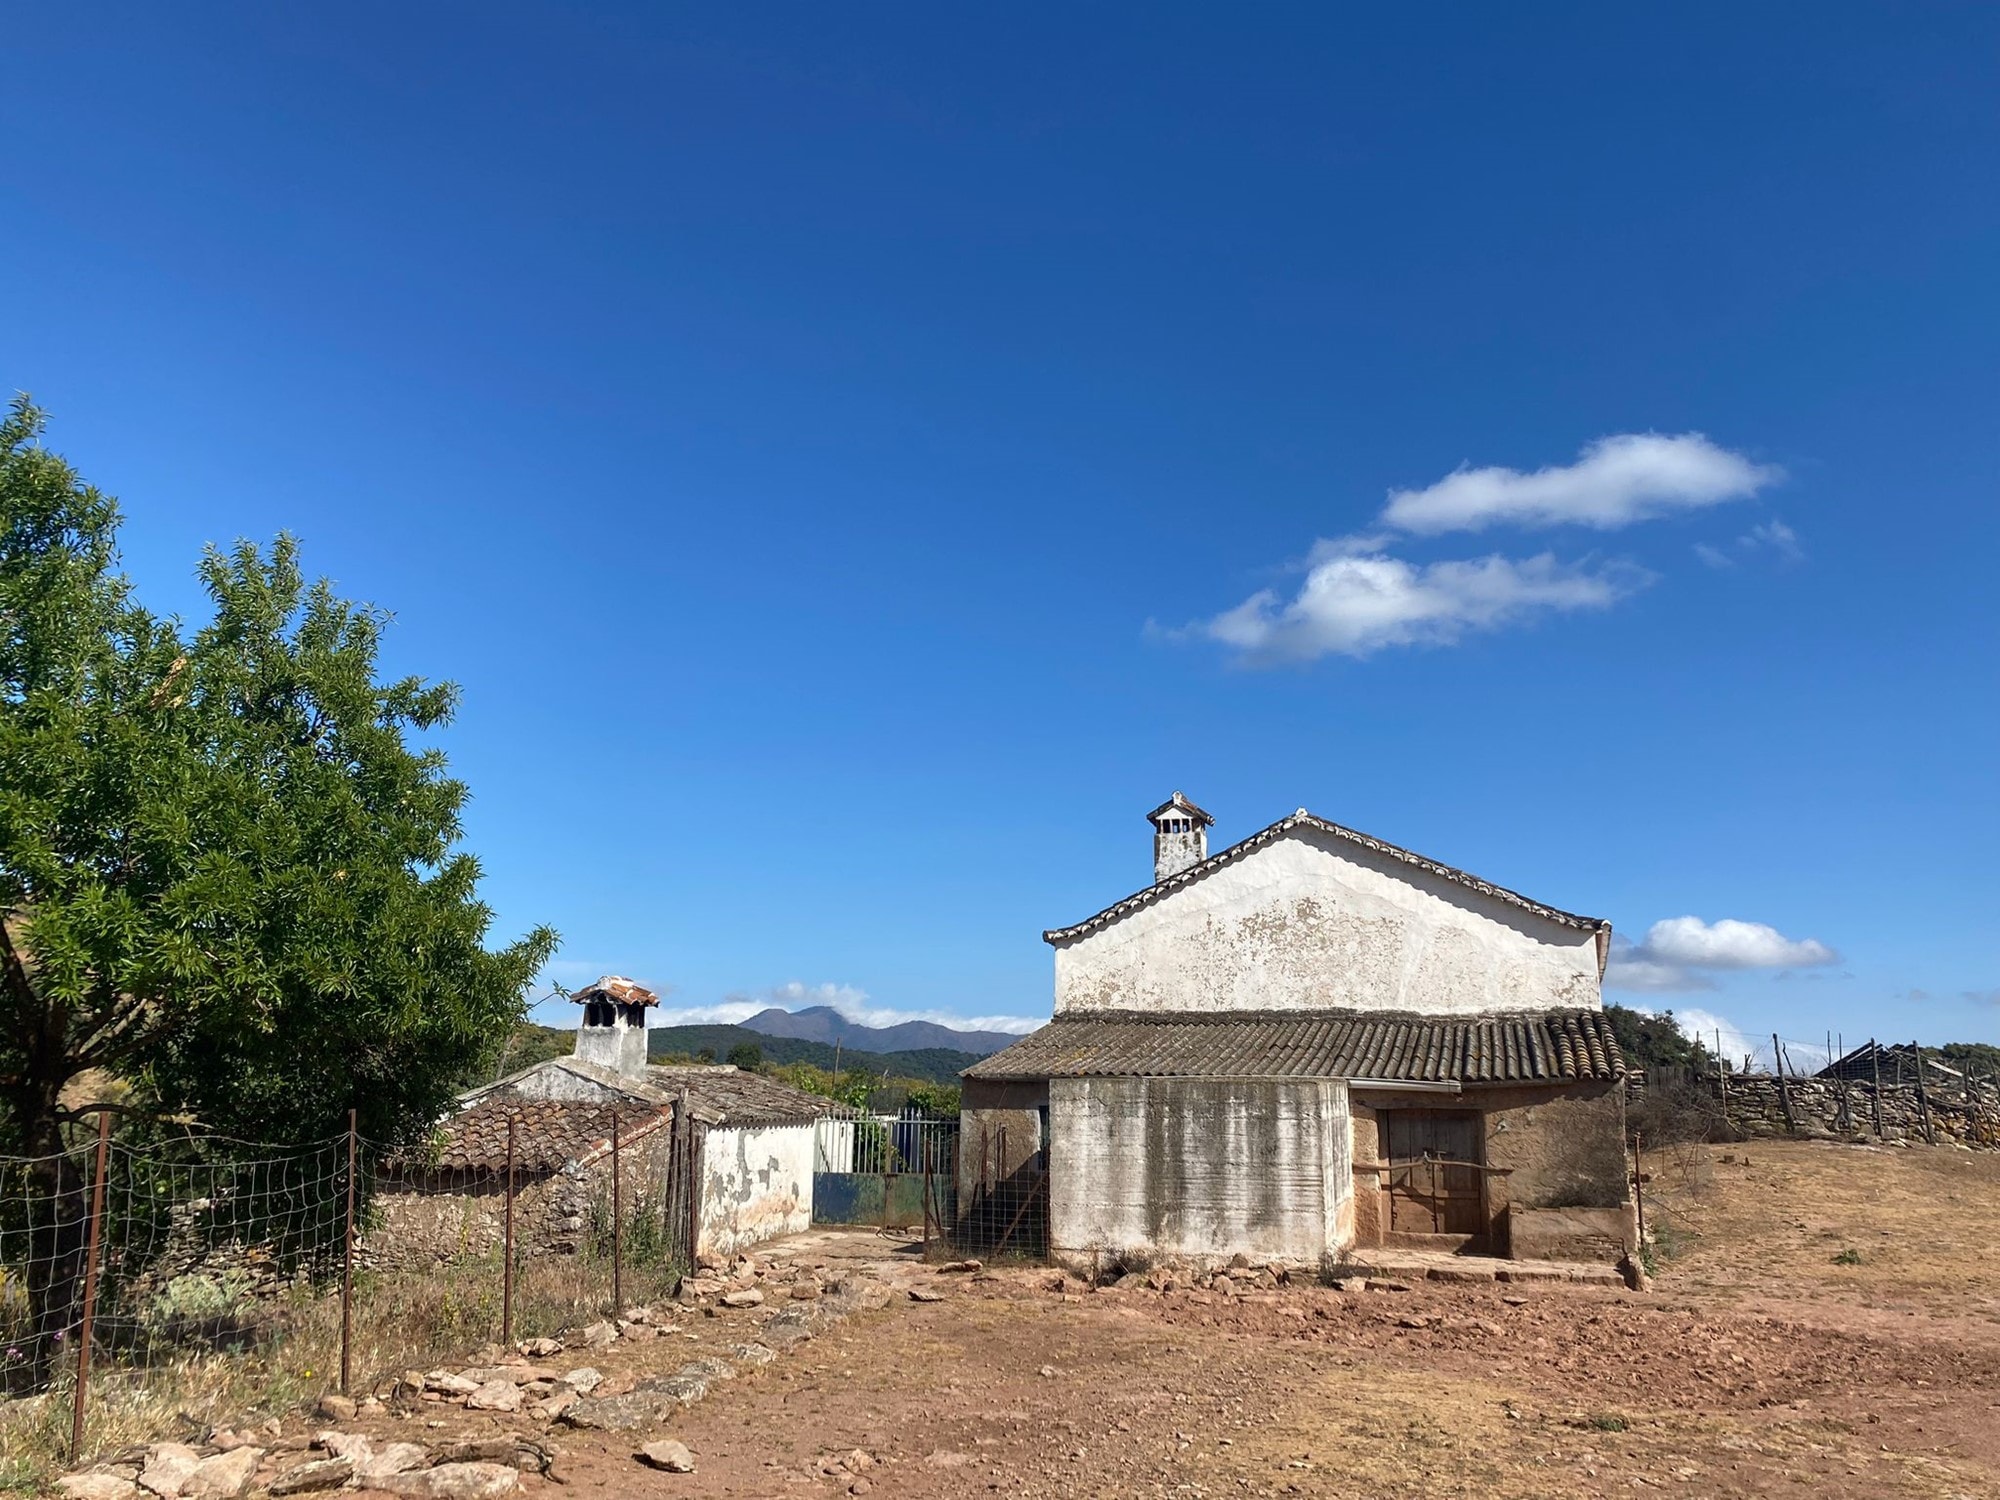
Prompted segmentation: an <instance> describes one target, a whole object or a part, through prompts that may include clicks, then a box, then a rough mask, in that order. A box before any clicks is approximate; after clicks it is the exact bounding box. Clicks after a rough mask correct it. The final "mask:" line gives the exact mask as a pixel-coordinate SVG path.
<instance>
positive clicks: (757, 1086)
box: [646, 1065, 833, 1125]
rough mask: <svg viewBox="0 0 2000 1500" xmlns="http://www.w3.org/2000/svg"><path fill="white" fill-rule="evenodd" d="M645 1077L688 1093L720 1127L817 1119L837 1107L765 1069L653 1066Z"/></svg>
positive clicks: (701, 1111) (702, 1114) (691, 1103)
mask: <svg viewBox="0 0 2000 1500" xmlns="http://www.w3.org/2000/svg"><path fill="white" fill-rule="evenodd" d="M646 1081H647V1082H648V1083H650V1084H651V1085H652V1086H653V1087H654V1088H655V1089H658V1090H661V1091H662V1092H664V1093H666V1094H668V1095H673V1094H677V1093H678V1092H679V1091H680V1090H682V1089H686V1090H687V1091H688V1104H689V1106H690V1107H691V1108H692V1109H693V1110H694V1112H695V1113H696V1114H697V1115H698V1116H699V1117H700V1118H702V1119H703V1120H707V1121H709V1122H711V1123H714V1124H721V1125H785V1124H793V1123H796V1122H799V1121H804V1120H816V1119H818V1118H819V1117H820V1116H821V1115H824V1114H830V1113H832V1111H833V1101H832V1100H830V1099H822V1098H820V1096H819V1095H817V1094H808V1093H806V1092H805V1091H804V1090H803V1089H795V1088H793V1087H792V1086H791V1085H790V1084H785V1083H780V1082H778V1080H777V1079H775V1078H766V1077H765V1076H764V1075H763V1074H762V1073H746V1072H743V1071H742V1070H740V1069H737V1068H731V1067H726V1066H725V1067H712V1066H701V1065H688V1066H684V1067H658V1066H655V1067H650V1068H648V1069H646Z"/></svg>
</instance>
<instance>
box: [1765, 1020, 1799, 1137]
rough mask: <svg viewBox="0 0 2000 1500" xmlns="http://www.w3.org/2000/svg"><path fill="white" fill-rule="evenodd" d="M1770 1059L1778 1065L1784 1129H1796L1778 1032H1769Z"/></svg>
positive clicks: (1779, 1098)
mask: <svg viewBox="0 0 2000 1500" xmlns="http://www.w3.org/2000/svg"><path fill="white" fill-rule="evenodd" d="M1771 1060H1772V1061H1773V1062H1775V1063H1776V1064H1777V1065H1778V1103H1779V1104H1781V1105H1783V1106H1784V1110H1785V1129H1787V1130H1793V1131H1795V1130H1797V1129H1798V1128H1799V1122H1798V1121H1797V1120H1796V1119H1795V1118H1793V1115H1792V1091H1791V1088H1790V1087H1789V1086H1788V1085H1787V1084H1786V1082H1785V1053H1784V1048H1783V1046H1782V1044H1780V1042H1779V1041H1778V1033H1777V1032H1775V1031H1774V1032H1772V1033H1771Z"/></svg>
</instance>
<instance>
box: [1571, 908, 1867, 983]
mask: <svg viewBox="0 0 2000 1500" xmlns="http://www.w3.org/2000/svg"><path fill="white" fill-rule="evenodd" d="M1839 962H1840V955H1839V954H1838V953H1836V952H1835V951H1834V950H1833V949H1832V948H1830V947H1828V946H1827V945H1826V944H1825V943H1822V942H1820V941H1819V940H1818V939H1817V938H1800V939H1792V938H1788V937H1786V936H1785V935H1784V934H1783V933H1781V932H1779V931H1778V929H1777V928H1775V927H1771V926H1767V925H1766V924H1765V923H1762V922H1739V921H1737V920H1736V919H1735V918H1733V917H1725V918H1723V919H1722V920H1721V921H1719V922H1715V923H1713V924H1711V923H1708V922H1704V921H1702V919H1701V918H1700V917H1668V918H1666V919H1665V920H1664V921H1659V922H1655V923H1654V924H1653V925H1652V926H1651V927H1649V928H1647V929H1646V936H1645V937H1644V938H1643V939H1641V940H1640V941H1639V942H1636V943H1634V942H1630V941H1626V940H1622V939H1620V940H1614V941H1613V943H1612V946H1611V956H1610V962H1609V963H1608V964H1607V965H1606V966H1605V973H1604V982H1605V983H1606V984H1607V985H1609V986H1610V987H1611V988H1613V989H1620V990H1652V991H1690V990H1712V989H1714V988H1715V987H1716V984H1715V980H1714V978H1713V977H1712V975H1713V974H1714V972H1715V971H1717V970H1730V969H1787V970H1789V969H1808V968H1817V967H1819V966H1821V965H1824V964H1837V963H1839Z"/></svg>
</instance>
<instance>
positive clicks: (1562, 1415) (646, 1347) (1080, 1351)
mask: <svg viewBox="0 0 2000 1500" xmlns="http://www.w3.org/2000/svg"><path fill="white" fill-rule="evenodd" d="M1648 1168H1649V1171H1650V1172H1651V1173H1652V1174H1653V1180H1652V1181H1651V1182H1649V1183H1648V1185H1647V1186H1648V1190H1649V1193H1650V1195H1651V1200H1652V1202H1651V1207H1652V1211H1653V1215H1654V1221H1655V1222H1656V1223H1657V1224H1659V1225H1660V1226H1661V1240H1662V1244H1661V1251H1662V1253H1663V1255H1664V1257H1665V1258H1663V1259H1661V1260H1660V1261H1659V1262H1658V1265H1659V1270H1658V1274H1657V1276H1656V1277H1655V1278H1654V1282H1653V1286H1652V1288H1651V1290H1649V1291H1646V1292H1636V1293H1635V1292H1623V1291H1613V1290H1608V1289H1602V1288H1592V1287H1577V1286H1566V1285H1553V1286H1544V1285H1533V1284H1523V1285H1508V1284H1479V1285H1452V1284H1443V1283H1420V1284H1415V1285H1413V1286H1412V1287H1411V1288H1410V1290H1407V1291H1349V1292H1339V1291H1335V1290H1332V1289H1330V1288H1323V1287H1298V1288H1283V1289H1280V1290H1278V1291H1275V1292H1264V1293H1257V1294H1253V1295H1248V1296H1242V1297H1234V1298H1223V1297H1217V1296H1213V1295H1210V1294H1207V1293H1202V1292H1199V1291H1192V1290H1181V1291H1173V1292H1169V1293H1164V1294H1163V1293H1159V1292H1153V1291H1140V1290H1129V1291H1120V1290H1110V1289H1106V1290H1100V1291H1095V1292H1092V1291H1087V1290H1084V1289H1082V1288H1079V1287H1078V1286H1077V1284H1076V1283H1074V1282H1071V1283H1070V1284H1069V1289H1068V1290H1067V1291H1058V1290H1053V1289H1052V1282H1053V1281H1054V1280H1055V1277H1054V1276H1053V1273H1051V1272H1049V1271H1048V1270H1046V1269H1036V1268H1021V1269H1009V1270H1007V1271H1005V1272H1002V1273H1000V1274H998V1275H989V1276H987V1277H984V1278H982V1279H977V1280H975V1279H972V1278H968V1277H966V1276H963V1275H958V1276H945V1275H939V1274H937V1273H935V1272H934V1271H932V1270H931V1269H930V1268H928V1267H925V1266H922V1265H921V1264H920V1263H918V1262H917V1261H916V1259H915V1257H913V1256H911V1255H908V1254H904V1253H899V1252H898V1251H897V1249H896V1247H895V1246H894V1244H893V1243H892V1242H890V1241H887V1240H884V1239H881V1238H879V1237H876V1236H873V1235H869V1234H867V1233H865V1232H855V1233H838V1234H819V1235H816V1236H812V1237H806V1238H805V1239H804V1240H803V1241H801V1242H794V1244H793V1246H792V1247H791V1253H793V1254H794V1255H796V1256H798V1257H799V1258H801V1259H812V1258H814V1257H816V1256H817V1257H823V1258H825V1259H826V1260H827V1261H829V1262H830V1263H832V1264H833V1265H834V1266H835V1269H836V1270H838V1269H839V1268H840V1267H841V1266H842V1265H846V1266H850V1267H851V1266H854V1265H856V1264H858V1263H865V1262H870V1261H872V1262H875V1263H877V1264H878V1265H879V1266H881V1267H883V1268H884V1269H883V1271H882V1274H885V1275H888V1276H891V1277H893V1278H894V1280H895V1282H896V1283H897V1286H898V1289H899V1290H898V1294H897V1296H896V1298H895V1300H894V1301H893V1302H892V1303H891V1305H890V1306H888V1307H887V1308H885V1309H883V1310H881V1311H878V1312H873V1313H865V1314H860V1315H857V1316H855V1317H852V1318H850V1319H848V1320H846V1321H844V1322H841V1323H839V1324H836V1325H834V1326H833V1327H831V1328H829V1329H828V1330H826V1331H825V1332H824V1333H822V1334H821V1335H820V1336H819V1337H817V1338H815V1339H814V1340H812V1341H811V1342H809V1343H806V1344H803V1345H801V1346H799V1347H798V1348H796V1349H794V1350H793V1351H791V1352H790V1353H788V1354H787V1355H786V1356H784V1357H783V1358H781V1359H780V1360H779V1361H777V1362H776V1363H774V1364H772V1365H770V1366H768V1367H767V1368H765V1369H763V1370H761V1371H758V1372H756V1373H754V1374H751V1375H746V1376H743V1377H740V1378H738V1379H736V1380H733V1381H731V1382H729V1383H727V1384H726V1385H723V1386H721V1387H720V1388H718V1389H717V1390H715V1391H714V1392H713V1393H712V1394H711V1395H710V1396H709V1397H708V1399H707V1400H705V1401H703V1402H701V1403H700V1404H699V1405H697V1406H695V1407H693V1408H691V1409H689V1410H687V1411H686V1412H684V1413H682V1414H680V1415H679V1416H678V1417H677V1418H676V1419H675V1420H674V1421H673V1423H672V1424H671V1425H670V1428H669V1430H668V1431H667V1432H665V1433H662V1434H652V1435H653V1436H661V1435H664V1436H672V1437H675V1438H678V1439H680V1440H681V1441H683V1442H685V1443H686V1444H687V1445H688V1446H689V1447H690V1448H691V1449H692V1450H693V1452H694V1454H695V1456H696V1460H697V1472H696V1473H694V1474H691V1475H674V1474H664V1473H657V1472H654V1471H652V1470H649V1469H646V1468H643V1467H641V1466H640V1465H639V1464H638V1463H636V1462H635V1460H634V1458H633V1456H632V1455H633V1451H634V1449H635V1448H636V1446H637V1443H638V1441H641V1440H643V1438H640V1439H635V1438H634V1437H633V1436H632V1435H629V1434H622V1435H621V1434H611V1433H590V1432H563V1431H562V1430H561V1429H558V1430H557V1433H556V1438H555V1440H556V1442H557V1443H558V1444H559V1445H560V1447H561V1449H562V1458H561V1461H560V1463H559V1465H558V1467H557V1470H556V1472H557V1475H558V1476H559V1477H560V1478H561V1479H562V1480H563V1481H564V1488H565V1489H566V1490H567V1491H568V1492H569V1493H571V1494H582V1495H586V1496H587V1495H592V1494H596V1493H600V1492H602V1493H604V1494H607V1495H614V1496H619V1495H628V1494H629V1495H644V1496H663V1497H679V1496H690V1497H692V1496H701V1497H712V1496H713V1497H720V1496H744V1497H751V1496H758V1497H778V1496H801V1497H804V1496H827V1497H829V1500H831V1497H833V1496H837V1495H844V1494H850V1493H852V1494H863V1495H866V1494H870V1493H873V1494H878V1495H883V1496H887V1495H895V1496H899V1497H900V1496H911V1497H922V1496H938V1497H945V1496H963V1495H979V1494H988V1493H997V1494H1002V1495H1007V1496H1016V1497H1024V1500H1026V1497H1038V1496H1049V1497H1055V1496H1070V1495H1079V1496H1236V1495H1324V1496H1336V1495H1337V1496H1341V1497H1391V1496H1397V1497H1400V1496H1459V1495H1463V1496H1492V1497H1524V1500H1525V1497H1542V1496H1583V1495H1631V1494H1635V1493H1636V1494H1645V1493H1649V1492H1654V1491H1659V1492H1665V1493H1667V1494H1679V1495H1687V1496H1734V1495H1760V1496H1761V1495H1799V1494H1805V1493H1808V1492H1810V1493H1813V1494H1815V1495H1816V1496H1830V1497H1845V1496H1864V1495H1865V1496H1934V1497H1946V1496H2000V1421H1996V1412H2000V1339H1996V1337H1995V1329H1994V1324H1995V1322H1996V1321H2000V1249H1996V1247H2000V1158H1996V1157H1992V1156H1973V1155H1969V1154H1966V1153H1962V1152H1955V1151H1945V1150H1924V1149H1918V1150H1868V1149H1863V1148H1856V1147H1852V1146H1832V1145H1816V1144H1805V1143H1772V1144H1754V1145H1751V1146H1749V1147H1741V1146H1739V1147H1735V1148H1704V1149H1702V1150H1699V1151H1689V1152H1682V1153H1675V1154H1672V1155H1668V1156H1662V1157H1659V1158H1656V1159H1655V1160H1653V1161H1650V1162H1649V1163H1648ZM911 1286H921V1287H925V1288H936V1289H937V1290H940V1291H942V1292H944V1294H945V1296H944V1300H942V1301H938V1302H927V1303H926V1302H916V1301H913V1300H911V1299H910V1298H909V1297H908V1295H907V1291H906V1290H905V1289H906V1288H908V1287H911ZM732 1316H733V1315H732V1314H729V1313H726V1312H725V1313H718V1314H717V1315H715V1316H714V1317H712V1318H708V1319H706V1320H703V1319H702V1318H701V1317H700V1316H699V1315H697V1316H696V1317H695V1318H694V1319H693V1320H692V1321H693V1322H694V1323H695V1324H697V1325H700V1326H693V1327H689V1328H687V1329H686V1330H684V1331H683V1332H682V1333H680V1334H678V1335H673V1336H669V1338H667V1339H666V1340H656V1341H652V1342H649V1343H644V1344H639V1345H636V1346H634V1347H633V1348H631V1349H630V1350H629V1351H628V1350H627V1349H626V1348H625V1347H624V1345H623V1344H621V1346H620V1347H619V1348H618V1349H617V1350H615V1351H613V1352H612V1353H611V1354H610V1355H608V1356H607V1357H606V1358H605V1359H603V1360H600V1361H598V1363H600V1364H601V1365H602V1366H603V1368H604V1369H605V1372H606V1374H607V1376H610V1377H612V1378H613V1379H614V1380H618V1379H631V1378H635V1376H636V1374H637V1373H638V1372H641V1371H652V1370H659V1369H671V1368H673V1367H674V1365H675V1364H676V1363H679V1362H680V1361H683V1360H685V1359H686V1358H688V1357H689V1354H688V1348H689V1346H690V1345H691V1344H698V1343H701V1342H705V1341H707V1340H709V1339H715V1338H725V1337H728V1336H731V1335H730V1333H729V1330H728V1329H727V1327H726V1325H727V1324H728V1322H729V1320H730V1318H731V1317H732ZM737 1336H742V1335H737ZM504 1420H506V1419H499V1418H490V1417H488V1418H481V1417H478V1416H477V1415H476V1414H457V1415H456V1416H455V1417H454V1421H453V1424H452V1425H454V1426H457V1425H459V1424H466V1427H467V1430H468V1431H475V1430H477V1424H478V1423H480V1422H482V1421H483V1422H486V1423H488V1424H497V1423H499V1422H501V1421H504ZM857 1450H858V1456H851V1455H857ZM543 1483H546V1482H545V1481H538V1482H537V1487H540V1486H541V1484H543Z"/></svg>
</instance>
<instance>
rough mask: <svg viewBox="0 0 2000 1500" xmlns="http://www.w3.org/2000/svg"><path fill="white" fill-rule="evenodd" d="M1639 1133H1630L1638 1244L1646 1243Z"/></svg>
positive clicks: (1644, 1202)
mask: <svg viewBox="0 0 2000 1500" xmlns="http://www.w3.org/2000/svg"><path fill="white" fill-rule="evenodd" d="M1640 1139H1641V1136H1640V1132H1638V1131H1636V1130H1635V1131H1633V1132H1632V1196H1633V1201H1634V1202H1635V1203H1636V1204H1637V1205H1638V1209H1639V1243H1640V1244H1642V1245H1643V1244H1645V1243H1646V1169H1645V1167H1644V1166H1643V1165H1642V1164H1641V1161H1640V1158H1639V1142H1640Z"/></svg>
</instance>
